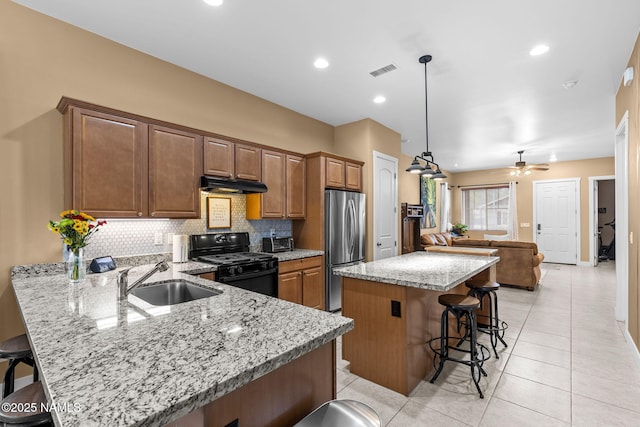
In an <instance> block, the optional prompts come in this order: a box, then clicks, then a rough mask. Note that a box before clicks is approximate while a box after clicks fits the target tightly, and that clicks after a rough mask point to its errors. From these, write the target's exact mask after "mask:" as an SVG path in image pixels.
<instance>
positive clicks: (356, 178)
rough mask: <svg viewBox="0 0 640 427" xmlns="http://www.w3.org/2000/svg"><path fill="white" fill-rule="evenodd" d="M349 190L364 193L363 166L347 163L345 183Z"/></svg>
mask: <svg viewBox="0 0 640 427" xmlns="http://www.w3.org/2000/svg"><path fill="white" fill-rule="evenodd" d="M344 186H345V188H346V189H348V190H355V191H362V166H360V165H358V164H356V163H351V162H345V183H344Z"/></svg>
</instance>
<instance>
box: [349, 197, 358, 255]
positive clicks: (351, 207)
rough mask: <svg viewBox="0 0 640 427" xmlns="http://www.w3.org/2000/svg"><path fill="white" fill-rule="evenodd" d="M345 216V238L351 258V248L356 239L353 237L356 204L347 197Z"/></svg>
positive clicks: (354, 232)
mask: <svg viewBox="0 0 640 427" xmlns="http://www.w3.org/2000/svg"><path fill="white" fill-rule="evenodd" d="M347 217H348V219H349V220H348V221H347V224H348V233H349V235H348V239H347V245H348V250H349V256H350V258H351V259H353V249H354V246H355V244H356V239H355V235H356V206H355V203H354V202H353V200H351V199H349V201H348V202H347Z"/></svg>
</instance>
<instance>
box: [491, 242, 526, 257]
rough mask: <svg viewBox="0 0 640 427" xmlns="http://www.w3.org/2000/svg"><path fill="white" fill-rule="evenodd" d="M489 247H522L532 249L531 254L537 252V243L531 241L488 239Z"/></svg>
mask: <svg viewBox="0 0 640 427" xmlns="http://www.w3.org/2000/svg"><path fill="white" fill-rule="evenodd" d="M489 242H490V243H491V247H495V248H523V249H533V255H537V254H538V245H536V244H535V243H533V242H520V241H518V240H504V241H500V240H489Z"/></svg>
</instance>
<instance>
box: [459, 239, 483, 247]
mask: <svg viewBox="0 0 640 427" xmlns="http://www.w3.org/2000/svg"><path fill="white" fill-rule="evenodd" d="M490 244H491V240H480V239H454V240H453V246H475V247H478V246H489V245H490Z"/></svg>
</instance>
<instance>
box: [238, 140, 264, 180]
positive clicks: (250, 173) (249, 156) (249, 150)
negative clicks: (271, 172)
mask: <svg viewBox="0 0 640 427" xmlns="http://www.w3.org/2000/svg"><path fill="white" fill-rule="evenodd" d="M260 151H261V150H260V148H258V147H253V146H251V145H244V144H235V155H236V161H235V171H236V172H235V175H236V178H240V179H246V180H249V181H260V180H261V179H262V170H261V167H260V163H261V162H260V161H261V154H260Z"/></svg>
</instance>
